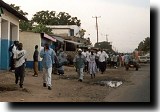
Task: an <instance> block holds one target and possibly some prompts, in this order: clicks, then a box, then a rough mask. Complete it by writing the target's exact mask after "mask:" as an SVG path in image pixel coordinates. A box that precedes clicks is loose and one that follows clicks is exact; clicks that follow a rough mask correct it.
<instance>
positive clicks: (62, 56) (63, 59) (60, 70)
mask: <svg viewBox="0 0 160 112" xmlns="http://www.w3.org/2000/svg"><path fill="white" fill-rule="evenodd" d="M57 59H58V65H57V70H58V74H59V75H63V74H64V65H65V64H67V54H65V53H64V52H63V49H60V50H59V53H58V54H57Z"/></svg>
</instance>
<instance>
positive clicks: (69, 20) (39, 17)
mask: <svg viewBox="0 0 160 112" xmlns="http://www.w3.org/2000/svg"><path fill="white" fill-rule="evenodd" d="M32 21H34V22H36V23H37V24H44V25H77V26H80V25H81V23H80V20H78V18H77V17H71V15H69V14H68V13H66V12H59V14H58V15H56V12H55V11H51V12H49V11H48V10H47V11H39V12H37V13H36V14H34V16H33V18H32Z"/></svg>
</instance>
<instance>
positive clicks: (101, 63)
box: [99, 49, 108, 74]
mask: <svg viewBox="0 0 160 112" xmlns="http://www.w3.org/2000/svg"><path fill="white" fill-rule="evenodd" d="M107 58H108V55H107V53H106V52H105V51H103V50H102V49H101V54H100V56H99V69H100V71H101V73H102V74H103V73H104V71H105V70H106V65H107V63H106V62H107Z"/></svg>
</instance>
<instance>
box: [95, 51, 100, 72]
mask: <svg viewBox="0 0 160 112" xmlns="http://www.w3.org/2000/svg"><path fill="white" fill-rule="evenodd" d="M99 55H100V53H99V52H98V49H97V50H96V52H95V61H96V66H97V71H99Z"/></svg>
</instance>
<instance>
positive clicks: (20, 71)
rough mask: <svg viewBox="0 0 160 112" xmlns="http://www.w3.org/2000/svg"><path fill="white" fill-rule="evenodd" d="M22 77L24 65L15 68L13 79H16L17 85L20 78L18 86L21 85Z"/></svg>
mask: <svg viewBox="0 0 160 112" xmlns="http://www.w3.org/2000/svg"><path fill="white" fill-rule="evenodd" d="M24 76H25V67H24V64H23V65H21V66H20V67H17V68H16V69H15V79H16V82H17V83H18V80H19V78H20V82H19V85H23V81H24Z"/></svg>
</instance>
